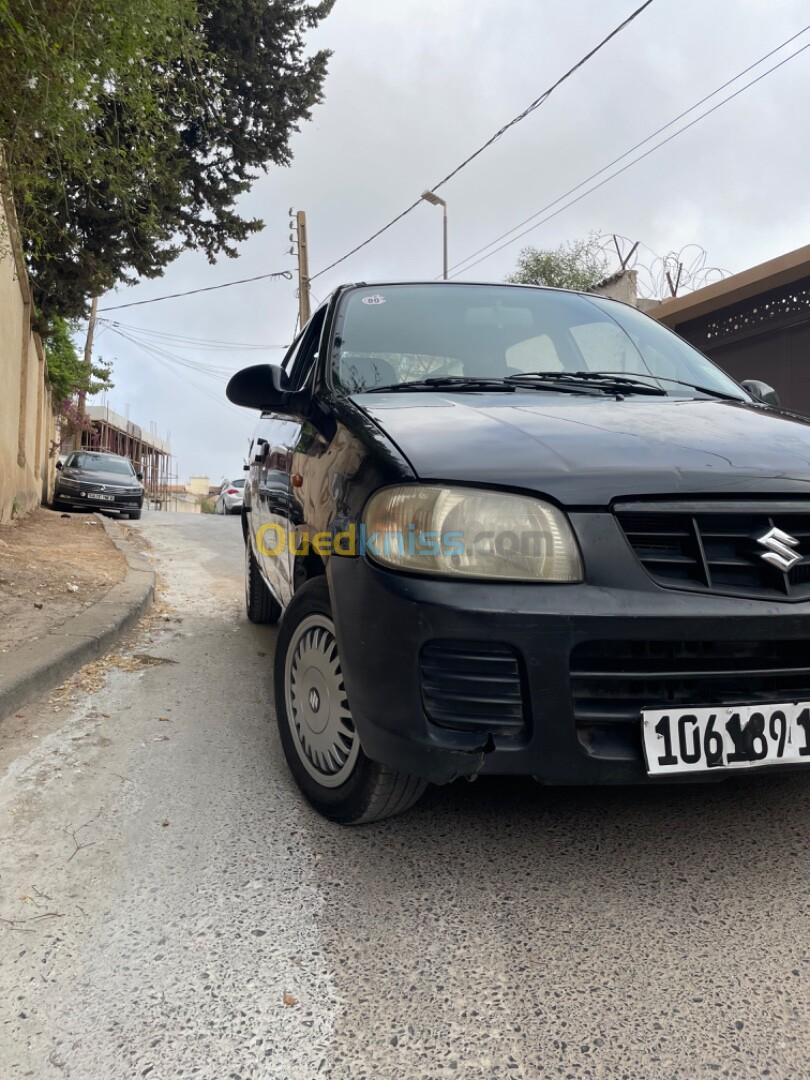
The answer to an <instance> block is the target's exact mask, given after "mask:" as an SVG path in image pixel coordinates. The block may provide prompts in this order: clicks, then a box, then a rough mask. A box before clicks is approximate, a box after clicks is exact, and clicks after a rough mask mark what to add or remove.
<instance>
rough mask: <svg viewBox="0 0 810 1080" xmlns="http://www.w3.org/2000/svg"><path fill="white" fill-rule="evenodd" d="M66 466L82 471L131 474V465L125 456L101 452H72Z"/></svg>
mask: <svg viewBox="0 0 810 1080" xmlns="http://www.w3.org/2000/svg"><path fill="white" fill-rule="evenodd" d="M68 468H71V469H81V470H82V472H103V473H116V474H119V475H121V476H132V475H133V471H132V466H131V465H130V463H129V462H128V461H127V459H126V458H122V457H113V456H110V457H105V456H103V455H101V454H73V455H72V456H71V457H70V459H69V460H68Z"/></svg>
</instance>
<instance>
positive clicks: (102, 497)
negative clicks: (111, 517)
mask: <svg viewBox="0 0 810 1080" xmlns="http://www.w3.org/2000/svg"><path fill="white" fill-rule="evenodd" d="M93 498H94V499H98V501H99V502H115V496H114V495H94V496H93Z"/></svg>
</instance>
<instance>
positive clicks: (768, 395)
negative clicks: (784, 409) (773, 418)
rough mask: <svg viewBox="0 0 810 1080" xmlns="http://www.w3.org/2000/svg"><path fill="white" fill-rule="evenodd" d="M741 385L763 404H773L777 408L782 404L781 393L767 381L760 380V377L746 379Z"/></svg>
mask: <svg viewBox="0 0 810 1080" xmlns="http://www.w3.org/2000/svg"><path fill="white" fill-rule="evenodd" d="M740 385H741V386H742V388H743V390H747V391H748V393H749V394H750V395H751V397H752V398H753V399H754V400H755V401H761V402H762V404H763V405H773V406H774V407H775V408H777V409H778V408H779V406H780V405H781V402H780V400H779V395H778V394H777V392H776V391H775V390H774V388H773V387H772V386H768V384H767V383H766V382H760V380H759V379H744V380H743V382H742V383H741V384H740Z"/></svg>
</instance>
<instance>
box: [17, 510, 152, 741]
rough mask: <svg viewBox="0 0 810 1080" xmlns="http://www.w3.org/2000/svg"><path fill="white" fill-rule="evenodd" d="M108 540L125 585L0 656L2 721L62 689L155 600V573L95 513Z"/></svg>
mask: <svg viewBox="0 0 810 1080" xmlns="http://www.w3.org/2000/svg"><path fill="white" fill-rule="evenodd" d="M93 517H94V518H95V519H96V521H98V522H99V523H100V524H101V525H102V526H103V528H104V531H105V532H106V534H107V536H108V537H109V538H110V540H112V542H113V544H115V546H116V547H117V548H118V550H119V551H120V552H121V554H122V555H123V556H124V559H125V560H126V564H127V572H126V574H125V576H124V580H123V581H121V582H119V583H118V584H117V585H113V586H112V588H111V589H110V590H109V591H108V592H107V593H105V594H104V596H103V598H102V599H101V600H99V601H97V602H96V603H95V604H92V605H91V606H90V607H88V608H85V609H84V611H82V612H81V614H80V615H76V616H74V618H72V619H70V620H69V621H68V622H66V623H63V624H62V625H61V626H59V627H57V628H56V629H54V630H51V631H50V632H49V633H48V634H46V635H45V636H44V637H41V638H38V639H37V640H35V641H30V642H26V643H25V644H24V645H23V646H22V647H21V648H19V649H15V650H14V651H13V652H9V653H6V654H4V655H0V721H2V720H3V719H5V718H6V717H7V716H9V715H10V714H11V713H13V712H16V711H17V710H18V709H20V708H22V707H23V706H24V705H27V704H28V703H29V702H31V701H33V700H34V699H35V698H37V697H39V696H40V695H42V694H44V693H46V692H47V691H48V690H51V689H53V687H54V686H58V685H59V684H60V683H61V682H63V681H64V680H65V679H66V678H67V677H68V676H69V675H72V674H73V673H74V672H75V671H77V670H78V669H79V668H80V667H82V666H83V665H84V664H87V663H89V662H90V661H91V660H97V659H98V657H99V656H102V655H103V654H104V653H105V652H107V651H108V650H109V649H110V648H111V646H112V645H114V644H115V642H116V641H118V640H119V638H120V637H121V636H122V635H123V634H125V633H126V632H127V631H128V630H129V629H131V627H132V626H134V625H135V623H136V622H137V621H138V619H139V618H140V617H141V615H143V613H144V612H145V611H147V610H148V609H149V607H150V606H151V604H152V601H153V600H154V597H155V578H156V575H155V571H154V570H153V568H152V566H151V564H150V563H149V561H148V559H146V558H145V557H144V556H143V555H142V554H141V553H140V552H139V551H138V550H137V549H136V548H135V546H134V544H132V542H131V541H129V540H127V539H126V538H125V537H123V536H121V535H118V531H117V524H118V523H117V521H111V520H110V519H109V518H105V517H102V516H101V515H100V514H94V515H93Z"/></svg>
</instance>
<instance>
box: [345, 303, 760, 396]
mask: <svg viewBox="0 0 810 1080" xmlns="http://www.w3.org/2000/svg"><path fill="white" fill-rule="evenodd" d="M334 363H335V374H336V379H337V382H338V384H339V385H340V386H341V387H343V388H344V389H345V390H347V391H348V392H349V393H361V392H362V391H364V390H370V389H373V388H375V387H379V386H396V385H398V384H400V383H404V382H409V381H412V380H418V379H425V378H432V377H437V376H446V375H451V376H466V377H475V378H505V377H507V376H509V375H520V374H522V373H528V372H547V373H554V372H559V373H563V372H572V373H573V372H599V371H601V372H610V373H611V374H616V375H625V376H633V377H638V376H646V377H647V378H648V379H650V380H653V379H655V377H656V376H658V377H660V378H661V379H675V380H679V381H681V382H686V383H694V384H696V385H698V386H701V387H705V388H706V389H707V390H715V391H717V392H719V393H723V394H729V395H731V396H733V397H736V398H739V399H740V400H741V401H744V400H747V399H746V397H745V394H744V393H743V391H742V390H741V389H740V387H739V386H738V385H737V384H736V383H735V382H733V381H732V380H731V379H730V378H728V376H726V375H724V374H723V372H722V371H720V369H719V368H717V367H715V365H714V364H713V363H712V362H711V361H710V360H708V359H707V358H706V357H705V356H703V354H702V353H699V352H698V351H697V350H696V349H693V348H692V346H691V345H688V344H687V343H686V342H685V341H683V340H682V339H681V338H679V337H678V336H677V335H676V334H674V333H672V331H671V330H668V329H667V328H666V327H664V326H662V325H661V324H660V323H658V322H656V321H655V320H654V319H651V318H650V317H649V316H647V315H644V314H642V313H641V312H639V311H636V309H635V308H631V307H628V306H627V305H625V304H619V303H617V302H616V301H612V300H605V299H603V298H601V297H597V296H593V297H591V296H583V295H581V294H579V293H568V292H561V291H557V290H553V289H532V288H525V287H519V286H509V285H444V284H442V285H381V286H368V287H364V288H360V289H354V290H352V291H351V292H349V293H348V294H347V295H346V296H345V297H344V298H343V301H342V305H341V310H340V312H339V315H338V323H337V330H336V337H335V359H334ZM656 385H658V386H660V387H661V389H663V390H665V391H666V393H667V394H668V395H670V396H672V397H694V394H695V391H693V390H691V389H689V387H684V386H677V385H675V384H673V383H671V382H656Z"/></svg>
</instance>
